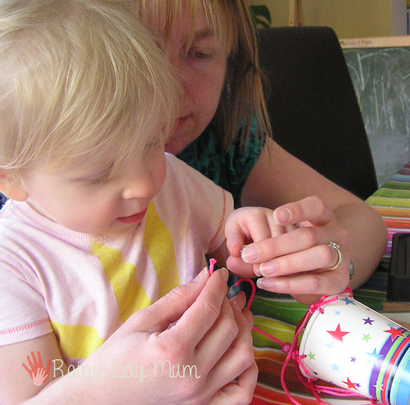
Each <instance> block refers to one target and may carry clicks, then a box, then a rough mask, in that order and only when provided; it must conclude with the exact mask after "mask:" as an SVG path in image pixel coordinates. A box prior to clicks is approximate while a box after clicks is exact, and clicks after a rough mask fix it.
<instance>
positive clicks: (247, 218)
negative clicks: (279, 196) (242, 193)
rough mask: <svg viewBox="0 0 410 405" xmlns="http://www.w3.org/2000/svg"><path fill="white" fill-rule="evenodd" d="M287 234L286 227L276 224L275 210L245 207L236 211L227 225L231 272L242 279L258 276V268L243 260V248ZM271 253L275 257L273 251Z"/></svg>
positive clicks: (226, 232) (228, 263)
mask: <svg viewBox="0 0 410 405" xmlns="http://www.w3.org/2000/svg"><path fill="white" fill-rule="evenodd" d="M286 232H287V229H286V228H285V227H284V226H279V225H276V224H275V222H274V217H273V210H271V209H269V208H260V207H243V208H239V209H237V210H235V211H234V212H232V214H231V215H229V217H228V220H227V222H226V225H225V236H226V244H227V247H228V250H229V252H230V254H231V256H230V257H229V258H228V260H227V266H228V268H229V270H231V271H232V272H233V273H235V274H237V275H239V276H242V277H255V276H256V275H258V274H257V266H255V265H252V264H249V263H248V262H245V261H244V260H243V257H242V248H243V247H244V246H246V245H248V244H250V243H257V242H262V241H266V240H270V239H271V238H273V237H275V236H278V235H282V234H284V233H286ZM269 253H270V254H271V255H272V256H274V252H273V251H272V250H271V251H269ZM257 263H260V262H259V261H258V262H257ZM259 275H260V274H259Z"/></svg>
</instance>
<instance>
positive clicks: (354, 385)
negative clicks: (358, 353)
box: [342, 377, 357, 391]
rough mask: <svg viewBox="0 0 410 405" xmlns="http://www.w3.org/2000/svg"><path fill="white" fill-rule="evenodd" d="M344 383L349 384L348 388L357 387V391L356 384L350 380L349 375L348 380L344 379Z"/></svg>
mask: <svg viewBox="0 0 410 405" xmlns="http://www.w3.org/2000/svg"><path fill="white" fill-rule="evenodd" d="M342 383H343V384H346V385H347V388H349V389H351V388H353V389H355V390H356V391H357V388H356V384H355V383H353V382H351V381H350V380H349V377H347V381H342Z"/></svg>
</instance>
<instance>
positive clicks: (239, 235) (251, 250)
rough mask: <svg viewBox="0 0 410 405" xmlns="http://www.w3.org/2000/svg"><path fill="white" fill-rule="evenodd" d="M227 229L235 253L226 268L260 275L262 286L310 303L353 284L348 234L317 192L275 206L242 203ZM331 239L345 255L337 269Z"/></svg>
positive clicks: (228, 223) (230, 249)
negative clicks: (350, 275) (244, 206)
mask: <svg viewBox="0 0 410 405" xmlns="http://www.w3.org/2000/svg"><path fill="white" fill-rule="evenodd" d="M225 233H226V237H227V247H228V249H229V251H230V253H231V257H230V258H229V259H228V261H227V266H228V268H229V269H230V270H231V271H233V272H234V273H236V274H238V275H240V276H247V277H251V276H255V275H256V276H260V277H261V278H259V279H258V281H257V285H258V287H259V288H262V289H265V290H268V291H272V292H278V293H287V294H292V295H293V296H294V297H295V298H296V299H297V300H298V301H300V302H302V303H305V304H311V303H312V302H315V301H316V300H317V299H318V298H319V297H320V296H321V295H329V294H337V293H339V292H341V291H343V290H344V289H345V288H346V287H347V285H348V283H349V265H350V252H349V233H348V231H347V229H346V228H344V227H343V226H341V224H340V223H339V221H338V220H337V218H336V215H335V214H334V213H333V211H332V210H331V209H330V208H328V207H327V206H326V204H325V203H324V202H323V200H321V199H320V198H318V197H308V198H305V199H303V200H301V201H297V202H294V203H289V204H286V205H283V206H281V207H279V208H277V209H276V210H274V211H272V210H270V209H267V208H256V207H246V208H241V209H239V210H236V211H235V212H233V213H232V215H231V216H230V217H229V219H228V221H227V225H226V231H225ZM330 242H333V243H335V244H337V245H338V246H340V249H339V250H340V252H341V254H342V261H341V262H340V263H339V265H338V266H337V267H336V268H334V269H330V268H331V267H334V266H335V265H336V264H337V263H338V262H339V255H338V252H337V250H336V249H335V248H334V247H331V246H329V243H330ZM244 245H246V247H244V248H243V246H244Z"/></svg>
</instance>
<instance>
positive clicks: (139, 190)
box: [122, 169, 155, 200]
mask: <svg viewBox="0 0 410 405" xmlns="http://www.w3.org/2000/svg"><path fill="white" fill-rule="evenodd" d="M154 190H155V181H154V178H153V176H152V174H151V172H150V171H149V170H148V169H144V170H138V171H136V172H135V173H130V174H129V175H128V179H127V184H126V186H125V188H124V190H123V192H122V197H123V198H124V199H125V200H130V199H133V198H148V197H150V196H151V195H152V194H153V193H154Z"/></svg>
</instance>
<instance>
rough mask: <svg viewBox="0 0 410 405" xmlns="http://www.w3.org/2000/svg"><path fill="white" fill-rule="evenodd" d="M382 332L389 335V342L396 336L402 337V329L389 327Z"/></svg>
mask: <svg viewBox="0 0 410 405" xmlns="http://www.w3.org/2000/svg"><path fill="white" fill-rule="evenodd" d="M383 332H386V333H390V335H391V336H390V337H391V340H394V339H396V337H397V336H400V337H403V336H404V335H403V329H395V328H392V327H391V326H390V329H389V330H385V331H383Z"/></svg>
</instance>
